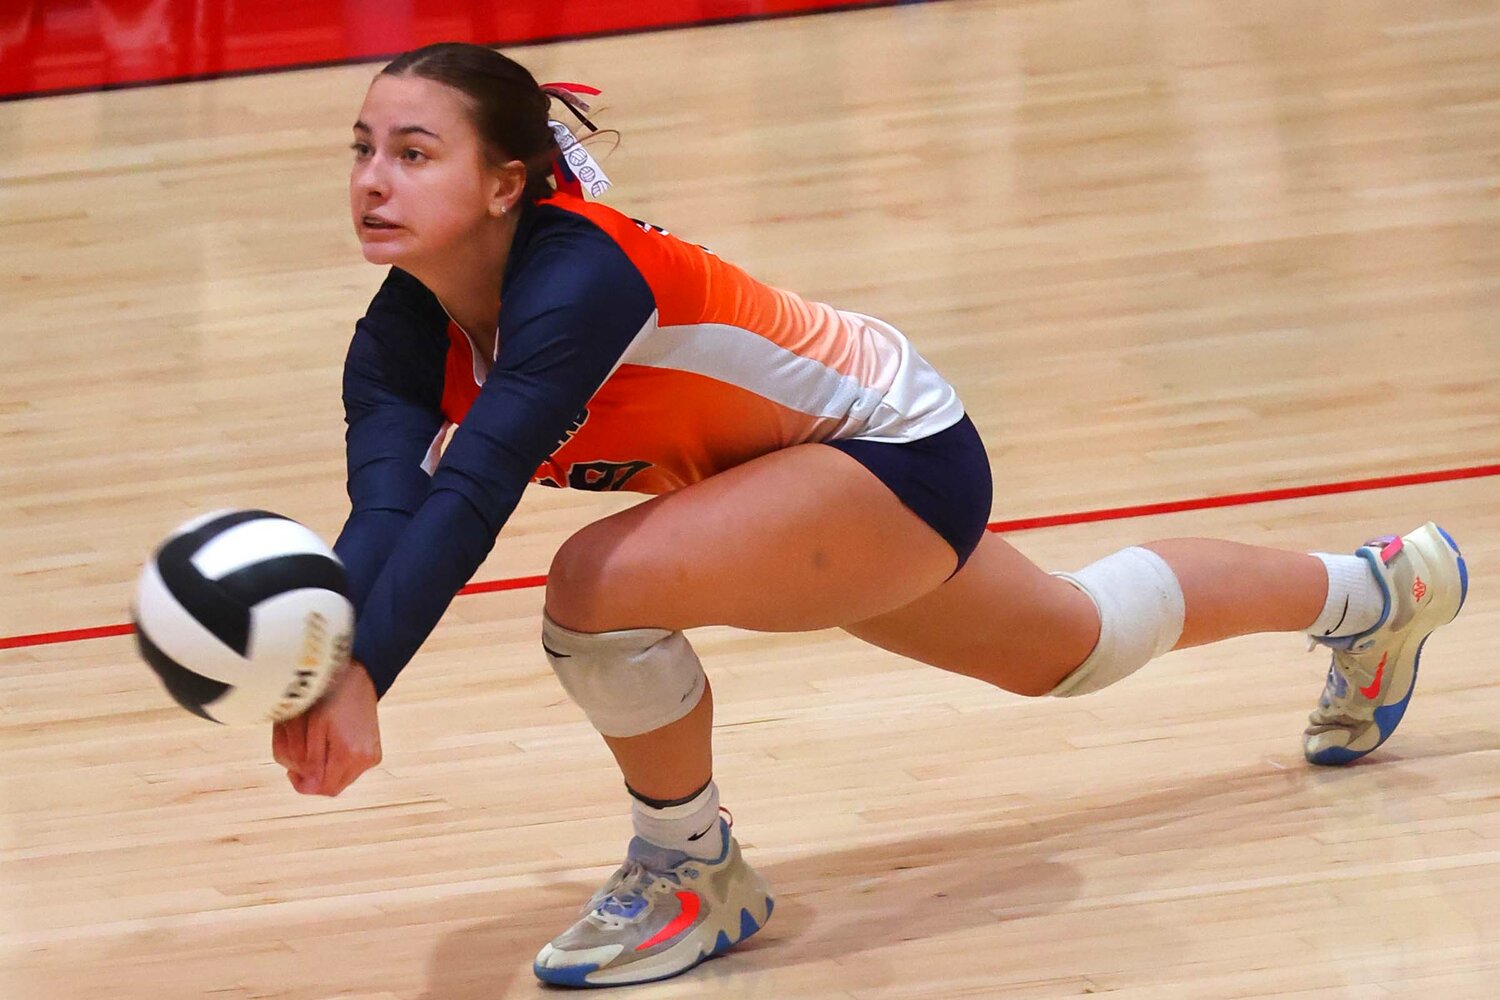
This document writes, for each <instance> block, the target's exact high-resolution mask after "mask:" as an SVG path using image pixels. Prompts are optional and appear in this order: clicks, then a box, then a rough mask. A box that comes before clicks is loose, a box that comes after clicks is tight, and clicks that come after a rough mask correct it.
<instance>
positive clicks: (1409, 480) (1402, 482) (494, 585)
mask: <svg viewBox="0 0 1500 1000" xmlns="http://www.w3.org/2000/svg"><path fill="white" fill-rule="evenodd" d="M1489 476H1500V463H1495V464H1491V465H1473V466H1469V467H1468V468H1463V469H1440V470H1438V471H1436V472H1412V473H1407V474H1405V475H1399V476H1376V477H1374V478H1372V479H1351V480H1347V481H1345V482H1341V483H1315V484H1313V485H1311V486H1288V487H1285V488H1282V489H1275V490H1253V491H1251V492H1249V493H1223V494H1219V495H1218V496H1210V497H1196V498H1194V499H1190V500H1168V501H1166V502H1164V503H1145V504H1137V505H1135V506H1131V507H1104V508H1100V509H1098V510H1083V511H1075V512H1073V513H1071V514H1051V515H1047V516H1045V517H1020V518H1015V519H1013V520H1009V521H995V522H993V523H992V524H990V525H989V530H990V531H998V532H1015V531H1029V530H1032V529H1035V528H1055V527H1060V526H1063V525H1069V524H1089V523H1092V522H1095V521H1122V520H1125V519H1127V518H1132V517H1152V516H1155V515H1158V514H1177V513H1181V512H1182V511H1188V510H1212V509H1214V508H1217V507H1243V506H1248V505H1249V504H1256V503H1271V502H1273V501H1277V500H1301V499H1305V498H1307V497H1324V496H1335V495H1337V494H1340V493H1360V492H1364V491H1366V490H1388V489H1394V488H1396V487H1399V486H1425V485H1428V484H1430V483H1451V482H1455V481H1458V480H1461V479H1483V478H1486V477H1489ZM546 582H547V578H546V577H545V576H521V577H513V578H511V579H508V580H485V581H481V582H479V583H471V584H469V585H468V586H466V587H464V588H463V589H462V590H460V591H459V592H458V593H459V595H464V594H488V593H493V592H495V591H501V590H526V589H529V588H531V587H540V586H542V585H543V584H545V583H546ZM134 631H135V629H134V628H133V627H132V626H130V625H102V626H97V627H94V628H82V629H68V630H65V631H62V632H38V633H36V634H35V635H13V636H0V649H20V648H23V647H27V646H46V645H50V644H53V643H59V642H77V641H80V640H83V639H99V638H103V637H106V636H115V635H130V634H131V633H133V632H134Z"/></svg>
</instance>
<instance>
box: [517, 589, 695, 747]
mask: <svg viewBox="0 0 1500 1000" xmlns="http://www.w3.org/2000/svg"><path fill="white" fill-rule="evenodd" d="M542 648H543V649H544V650H546V653H547V661H548V662H549V663H551V664H552V672H553V673H555V674H557V679H558V680H560V681H562V686H563V689H564V690H566V691H567V692H568V696H569V697H570V698H572V699H573V700H574V701H575V702H577V704H578V707H579V708H582V709H583V711H584V714H585V715H587V716H588V717H589V721H590V722H592V723H593V724H594V728H595V729H597V730H599V732H600V733H602V734H603V735H605V736H639V735H641V734H642V733H649V732H651V731H652V730H655V729H660V728H661V727H662V726H665V725H669V724H670V723H673V722H676V721H677V720H678V719H680V718H682V717H683V716H685V715H687V714H688V713H689V712H691V711H692V710H693V709H694V708H697V707H698V702H699V701H700V700H702V698H703V692H704V690H705V688H706V687H707V686H708V678H707V677H706V676H704V673H703V665H702V664H701V663H699V662H698V654H697V653H695V652H693V647H692V645H691V644H690V643H689V642H688V641H687V636H685V635H683V634H682V633H681V632H669V631H667V630H666V629H664V628H632V629H622V630H620V631H618V632H574V631H573V630H572V629H566V628H563V627H562V626H561V625H559V624H557V622H555V621H553V620H552V619H551V618H549V617H548V616H547V614H546V613H545V612H543V614H542Z"/></svg>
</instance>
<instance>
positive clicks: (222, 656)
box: [131, 510, 354, 725]
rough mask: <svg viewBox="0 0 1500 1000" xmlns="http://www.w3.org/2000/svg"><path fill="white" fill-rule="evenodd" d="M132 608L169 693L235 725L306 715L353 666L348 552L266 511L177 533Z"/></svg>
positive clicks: (211, 517) (236, 513)
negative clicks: (337, 551) (344, 559)
mask: <svg viewBox="0 0 1500 1000" xmlns="http://www.w3.org/2000/svg"><path fill="white" fill-rule="evenodd" d="M131 611H132V618H133V619H134V623H135V636H136V644H137V646H138V648H139V649H140V653H141V656H142V657H143V658H144V659H145V661H146V662H147V663H148V664H149V665H150V666H151V669H152V670H154V671H155V672H156V675H157V677H158V678H160V680H161V682H162V684H163V685H164V686H165V687H166V689H167V692H168V693H169V694H170V695H171V696H172V697H173V698H174V699H176V701H177V703H178V704H180V705H181V706H182V707H183V708H185V709H187V710H188V711H189V712H192V713H193V714H194V715H199V716H202V717H203V718H205V719H209V720H210V721H213V722H221V723H225V724H226V725H244V724H251V723H260V722H278V721H281V720H283V719H290V718H292V717H294V716H296V715H299V714H300V713H302V712H303V711H305V710H306V709H307V708H308V707H309V706H311V705H312V704H313V702H315V701H317V700H318V698H319V696H321V695H322V693H323V691H324V690H325V689H326V688H327V687H328V682H329V681H330V680H331V679H332V678H333V677H334V675H335V674H337V673H338V671H339V670H340V669H341V668H342V667H343V666H344V664H345V663H347V662H348V660H349V647H350V643H351V641H352V639H353V635H354V607H353V605H352V604H350V602H349V596H348V584H347V582H346V580H345V576H344V567H343V564H342V563H340V562H339V559H338V556H336V555H334V553H333V550H332V549H330V548H329V547H328V546H327V544H325V543H324V541H323V540H322V539H321V538H319V537H318V535H317V534H316V533H314V532H313V531H312V530H310V529H308V528H307V527H305V526H303V525H301V524H299V523H297V522H296V521H293V520H291V519H290V518H286V517H283V516H281V515H280V514H272V513H270V512H268V511H263V510H221V511H215V512H214V513H211V514H205V515H203V516H202V517H198V518H194V519H193V520H191V521H188V522H187V523H186V524H183V525H182V526H181V527H179V528H177V529H176V530H175V531H173V532H172V533H171V534H170V535H169V536H167V539H166V540H165V541H164V542H162V544H161V545H160V546H159V547H158V548H157V549H156V551H155V552H153V553H152V554H151V558H150V559H148V560H146V565H145V568H144V569H143V570H142V571H141V576H140V581H139V583H138V584H137V587H136V594H135V603H134V605H133V606H132V609H131Z"/></svg>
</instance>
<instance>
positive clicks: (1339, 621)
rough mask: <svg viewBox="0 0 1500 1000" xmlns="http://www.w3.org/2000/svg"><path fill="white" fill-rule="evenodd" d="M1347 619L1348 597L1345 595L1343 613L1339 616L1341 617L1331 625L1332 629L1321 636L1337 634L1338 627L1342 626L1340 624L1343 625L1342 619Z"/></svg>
mask: <svg viewBox="0 0 1500 1000" xmlns="http://www.w3.org/2000/svg"><path fill="white" fill-rule="evenodd" d="M1348 617H1349V598H1348V595H1345V597H1344V613H1343V614H1341V615H1339V620H1338V621H1336V622H1334V623H1333V628H1331V629H1329V630H1328V631H1327V632H1324V633H1323V634H1324V635H1333V633H1335V632H1337V631H1338V630H1339V626H1340V625H1342V624H1344V619H1345V618H1348Z"/></svg>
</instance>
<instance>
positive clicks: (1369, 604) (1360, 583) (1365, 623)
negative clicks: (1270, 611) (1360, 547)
mask: <svg viewBox="0 0 1500 1000" xmlns="http://www.w3.org/2000/svg"><path fill="white" fill-rule="evenodd" d="M1312 555H1313V556H1315V557H1316V558H1318V559H1321V560H1322V561H1323V565H1324V566H1325V567H1326V568H1327V570H1328V600H1327V601H1326V602H1325V603H1324V604H1323V613H1322V614H1320V615H1318V619H1317V621H1315V622H1313V623H1312V625H1311V626H1309V627H1308V630H1307V632H1308V634H1309V635H1312V636H1316V637H1318V638H1324V637H1327V636H1333V637H1335V638H1337V637H1339V636H1348V635H1356V634H1358V633H1360V632H1364V631H1365V630H1367V629H1370V628H1373V627H1374V626H1375V623H1376V622H1378V621H1380V616H1381V615H1382V614H1384V613H1385V595H1384V594H1383V593H1381V590H1380V584H1379V583H1378V582H1377V581H1376V579H1375V571H1374V570H1373V569H1371V568H1370V564H1369V563H1367V562H1365V561H1364V560H1363V559H1361V558H1360V557H1359V556H1335V555H1329V554H1328V553H1326V552H1314V553H1312Z"/></svg>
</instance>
